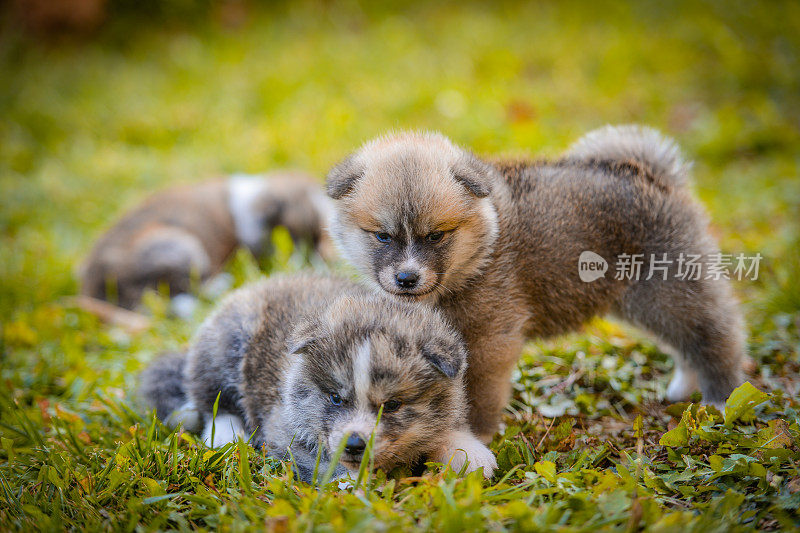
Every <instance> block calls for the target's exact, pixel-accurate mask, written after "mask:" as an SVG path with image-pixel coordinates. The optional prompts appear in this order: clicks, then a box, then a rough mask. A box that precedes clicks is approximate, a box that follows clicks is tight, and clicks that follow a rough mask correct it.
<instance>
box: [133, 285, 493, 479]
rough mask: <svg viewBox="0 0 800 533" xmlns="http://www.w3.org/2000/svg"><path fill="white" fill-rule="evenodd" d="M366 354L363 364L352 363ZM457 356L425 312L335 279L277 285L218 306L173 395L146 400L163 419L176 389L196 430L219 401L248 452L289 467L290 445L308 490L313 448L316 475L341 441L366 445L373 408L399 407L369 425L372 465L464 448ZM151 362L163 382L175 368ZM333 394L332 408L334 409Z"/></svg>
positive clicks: (477, 453)
mask: <svg viewBox="0 0 800 533" xmlns="http://www.w3.org/2000/svg"><path fill="white" fill-rule="evenodd" d="M365 349H368V363H367V362H366V361H360V362H359V361H358V359H359V357H360V355H359V354H361V353H362V352H363V350H365ZM364 353H366V352H364ZM465 359H466V351H465V349H464V346H463V342H462V340H461V338H460V335H459V334H458V333H456V332H455V331H454V330H453V329H452V328H451V327H450V326H448V325H447V324H446V322H445V321H444V320H443V319H442V318H441V316H439V315H438V313H436V312H435V311H433V310H431V309H428V308H426V307H423V306H417V305H415V304H411V303H404V302H397V301H394V300H390V299H388V298H386V297H385V296H382V295H379V294H374V293H372V292H371V291H368V290H367V289H365V288H363V287H361V286H360V285H357V284H355V283H353V282H351V281H347V280H344V279H339V278H334V277H323V276H316V275H295V276H275V277H272V278H270V279H266V280H263V281H260V282H256V283H253V284H251V285H249V286H246V287H244V288H242V289H239V290H237V291H235V292H234V293H232V294H231V295H230V296H228V297H227V298H225V299H224V300H223V301H222V302H221V303H220V305H219V306H218V308H217V309H216V311H215V312H214V313H213V314H212V315H211V316H210V317H209V318H208V319H207V320H206V321H205V322H204V323H203V325H202V326H201V327H200V329H199V331H198V332H197V335H196V336H195V338H194V340H193V342H192V344H191V347H190V349H189V353H188V358H187V362H186V367H185V369H184V373H183V381H182V382H180V383H178V382H176V381H175V380H172V379H170V380H169V386H171V387H174V391H175V392H174V393H173V394H170V393H169V391H165V390H163V389H164V387H160V388H157V389H153V388H150V389H145V391H146V392H149V393H150V394H151V401H150V404H151V405H153V404H155V406H156V408H157V411H158V413H159V417H160V418H161V419H162V420H163V419H165V417H166V416H168V415H165V414H164V413H166V412H167V411H168V409H169V407H170V406H175V405H180V404H182V402H180V401H179V398H181V397H182V393H180V392H178V391H186V392H185V394H186V400H187V402H188V403H190V404H191V405H193V406H194V407H195V408H196V409H197V411H198V412H199V413H200V415H201V417H202V420H203V424H204V425H205V426H206V428H207V427H208V425H209V424H210V423H211V412H212V407H213V405H214V402H215V400H216V398H217V395H219V410H218V417H219V416H221V415H223V414H229V415H234V416H236V417H239V418H241V420H243V421H244V432H245V434H246V435H248V436H249V435H250V434H253V435H254V439H253V444H254V445H256V446H265V447H266V449H267V451H268V453H269V454H271V455H273V456H274V457H277V458H281V459H284V458H288V456H287V449H288V448H290V447H291V450H292V456H293V457H294V459H295V461H296V466H297V468H298V473H299V475H300V477H301V478H303V479H304V480H306V481H308V480H309V479H310V478H311V473H312V471H313V465H314V461H315V459H316V455H317V450H318V448H319V446H320V445H322V460H323V465H322V468H323V471H324V470H325V469H327V465H328V463H329V458H330V454H331V452H332V450H334V449H335V448H336V446H337V445H338V443H339V442H340V439H341V437H343V436H344V435H345V434H346V433H347V432H356V433H358V434H360V435H363V436H364V437H365V438H367V437H368V436H369V433H370V432H371V431H372V429H373V428H374V427H375V417H376V415H377V409H378V407H379V402H380V403H382V402H385V401H388V400H389V399H399V400H401V401H402V406H401V407H400V408H399V409H397V411H396V412H391V413H390V412H386V413H384V416H383V418H382V419H381V421H380V424H378V427H377V430H376V442H375V458H376V465H377V466H379V467H382V468H390V467H392V466H394V465H396V464H409V463H412V462H414V461H416V460H418V459H420V458H421V457H425V456H427V457H431V458H432V459H433V460H437V461H443V462H446V461H447V460H448V459H449V456H448V454H449V453H450V454H451V453H452V452H454V451H455V450H456V449H458V448H462V447H464V446H470V445H471V443H470V441H469V437H468V436H467V440H466V441H465V442H466V444H464V442H461V441H460V440H459V439H462V440H463V438H464V433H465V432H466V433H468V431H467V430H466V427H467V426H466V401H465V399H464V384H463V378H464V372H465V369H466V364H465V363H466V361H465ZM160 361H161V360H159V361H157V362H156V363H155V364H156V365H161V366H162V368H163V370H161V371H160V373H161V374H163V375H166V374H168V373H170V372H171V371H172V369H173V368H174V367H172V366H170V367H169V368H168V367H167V365H166V364H163V363H161V362H160ZM164 361H165V362H166V361H171V360H164ZM365 369H366V370H365ZM157 372H158V371H154V370H148V371H146V372H145V374H144V375H145V376H148V377H149V376H152V375H154V373H157ZM170 376H171V374H170ZM364 387H367V388H364ZM333 393H336V394H339V395H340V396H341V398H342V399H343V400H342V402H343V403H342V405H341V406H335V405H334V404H333V403H332V400H331V398H330V395H331V394H333ZM475 444H476V445H477V446H478V447H475ZM475 444H472V446H473V448H472V450H474V452H473V456H474V461H475V464H474V467H473V468H472V469H476V468H478V467H481V466H483V467H485V469H486V470H485V471H488V473H489V474H490V473H491V468H492V467H493V466H494V459H493V457H492V456H491V453H490V452H489V451H488V450H487V449H485V447H482V446H481V445H480V443H477V441H475ZM481 454H483V455H481ZM487 454H488V455H487ZM359 461H360V458H359V457H355V456H353V457H351V456H349V455H347V454H345V456H344V457H343V458H342V464H341V465H339V467H338V468H339V470H338V472H337V475H344V473H345V472H346V470H345V467H346V468H349V469H357V468H358V462H359Z"/></svg>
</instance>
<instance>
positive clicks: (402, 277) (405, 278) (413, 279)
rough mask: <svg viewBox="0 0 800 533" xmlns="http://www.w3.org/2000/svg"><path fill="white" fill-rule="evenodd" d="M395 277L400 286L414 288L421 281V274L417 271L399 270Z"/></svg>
mask: <svg viewBox="0 0 800 533" xmlns="http://www.w3.org/2000/svg"><path fill="white" fill-rule="evenodd" d="M394 279H395V280H396V281H397V286H398V287H400V288H403V289H412V288H414V286H415V285H416V284H417V281H419V274H417V273H416V272H398V273H397V274H396V275H395V277H394Z"/></svg>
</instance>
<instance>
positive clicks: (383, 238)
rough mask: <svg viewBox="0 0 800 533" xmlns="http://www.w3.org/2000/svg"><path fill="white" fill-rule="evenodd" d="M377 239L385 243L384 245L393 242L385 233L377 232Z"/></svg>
mask: <svg viewBox="0 0 800 533" xmlns="http://www.w3.org/2000/svg"><path fill="white" fill-rule="evenodd" d="M375 238H376V239H378V242H383V243H387V242H389V241H391V240H392V236H391V235H389V234H388V233H385V232H383V231H378V232H376V233H375Z"/></svg>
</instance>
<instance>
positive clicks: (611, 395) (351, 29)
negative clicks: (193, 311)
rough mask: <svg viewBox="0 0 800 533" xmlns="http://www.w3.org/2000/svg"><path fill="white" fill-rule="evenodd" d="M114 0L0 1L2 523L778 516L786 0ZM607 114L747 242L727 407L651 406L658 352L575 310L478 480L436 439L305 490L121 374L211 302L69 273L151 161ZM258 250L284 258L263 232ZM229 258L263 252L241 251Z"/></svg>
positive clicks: (788, 230) (534, 139)
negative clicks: (90, 25)
mask: <svg viewBox="0 0 800 533" xmlns="http://www.w3.org/2000/svg"><path fill="white" fill-rule="evenodd" d="M110 5H111V6H112V7H113V9H112V10H111V12H110V20H109V22H108V24H107V25H106V26H104V27H102V28H101V29H100V30H99V31H97V32H95V33H84V34H81V35H78V36H76V35H69V36H58V35H56V36H54V35H44V36H43V35H30V34H28V35H23V33H22V32H21V31H20V30H19V28H17V27H16V26H15V25H14V24H13V23H12V22H10V21H9V20H8V19H7V18H4V19H3V28H4V31H3V32H2V33H1V34H0V77H1V78H2V80H3V81H2V84H0V117H1V118H0V321H2V339H1V340H0V349H1V350H2V369H1V370H0V373H1V375H2V383H3V387H0V438H1V441H2V446H1V447H0V448H2V449H0V530H4V531H5V530H21V529H43V530H54V529H73V530H121V529H126V530H132V529H137V530H153V529H194V528H216V527H220V528H223V527H224V528H225V529H230V530H240V529H249V528H252V529H263V528H264V527H265V526H266V528H267V529H270V530H278V531H283V530H289V529H291V530H294V529H306V530H310V529H318V530H331V531H344V530H391V531H406V530H408V529H413V528H418V529H435V530H445V531H462V530H482V529H489V530H543V531H544V530H563V531H572V530H575V531H578V530H580V531H583V530H598V529H607V530H637V529H641V528H644V527H647V528H648V529H652V530H662V531H674V530H676V529H678V528H682V529H683V530H685V531H712V530H718V531H734V530H751V529H780V528H785V529H791V528H798V527H800V515H799V514H798V508H800V471H798V467H800V448H799V447H798V438H799V437H800V426H798V422H799V421H800V414H799V412H800V411H799V410H800V404H798V399H797V398H798V396H797V395H798V389H799V388H800V379H798V369H799V368H800V356H799V355H798V351H800V334H799V333H798V329H799V328H800V281H798V278H799V277H800V254H799V253H798V250H800V228H799V227H798V220H800V177H798V163H800V159H799V156H798V154H800V61H798V55H800V6H799V5H798V4H797V3H796V2H773V3H769V4H754V3H748V2H708V1H702V2H679V3H669V4H665V3H656V2H630V3H624V2H619V3H605V2H593V3H588V2H586V3H580V2H573V1H567V2H537V3H529V4H517V3H513V2H502V3H495V4H492V5H483V4H480V3H461V4H458V5H456V4H452V5H449V4H441V3H438V4H435V5H426V4H421V3H420V4H418V3H411V4H405V5H404V6H403V8H402V9H399V8H393V7H391V5H389V4H384V3H381V4H370V5H359V4H358V3H357V2H345V3H333V2H323V3H307V2H300V3H290V4H283V3H276V4H271V5H270V6H261V7H258V6H254V5H251V4H249V3H237V2H231V1H228V2H224V3H221V4H214V5H212V6H211V7H208V3H202V6H205V7H196V8H194V7H190V3H185V2H179V1H174V2H166V3H164V5H166V6H172V7H173V8H174V9H172V10H170V9H161V10H160V11H158V12H148V11H147V10H146V9H144V8H142V9H140V10H138V11H137V9H136V8H135V3H130V2H124V1H116V2H111V4H110ZM143 5H144V6H145V7H147V6H150V7H153V6H154V5H160V4H153V3H144V4H143ZM148 9H149V8H148ZM625 122H640V123H646V124H649V125H652V126H654V127H657V128H659V129H661V130H663V131H665V132H667V133H668V134H669V135H671V136H673V137H675V138H676V139H677V140H678V142H679V143H680V145H681V146H682V147H683V149H684V150H685V152H686V154H687V155H688V156H689V157H690V158H691V159H692V160H694V162H695V164H694V168H693V190H694V192H695V194H696V196H697V197H698V198H699V199H700V200H701V201H702V202H704V203H705V204H706V205H707V206H708V210H709V213H710V216H711V220H712V228H713V232H714V234H715V235H716V236H717V237H718V239H719V241H720V244H721V247H722V250H723V251H724V252H725V253H730V254H738V253H746V254H748V255H752V254H756V253H760V254H762V256H763V258H764V259H763V261H762V263H761V265H760V271H759V275H758V279H757V280H743V281H738V280H735V281H733V284H734V289H735V291H736V293H737V295H738V297H739V299H740V300H741V302H742V306H743V309H744V311H745V315H746V317H747V323H748V334H749V351H750V354H751V357H752V360H753V365H752V368H751V369H750V375H749V380H750V383H751V384H750V385H745V386H743V387H742V388H741V389H739V390H737V392H736V393H735V395H734V396H733V397H732V398H731V399H730V400H729V403H728V406H727V407H726V409H725V412H724V413H719V412H718V411H716V410H714V409H711V408H704V407H701V406H699V404H698V403H694V404H691V405H690V404H681V405H672V406H670V405H668V404H666V403H665V402H664V401H663V396H664V390H665V387H666V383H667V382H668V378H669V373H670V371H671V366H672V364H671V362H670V360H669V359H668V357H666V356H665V355H664V354H663V353H661V352H660V351H659V350H658V349H657V348H656V347H655V346H654V345H653V344H652V343H651V342H650V341H648V340H647V337H646V336H644V335H642V334H641V333H640V332H637V331H634V330H631V329H629V328H627V327H625V326H621V325H619V324H615V323H613V322H609V321H605V320H599V319H598V320H596V321H594V322H592V323H591V324H589V325H587V326H586V327H585V328H584V330H582V331H580V332H578V333H576V334H574V335H570V336H568V337H565V338H561V339H556V340H551V341H548V342H536V343H531V344H529V345H528V346H527V347H526V349H525V354H524V356H523V358H522V359H521V361H520V365H519V371H518V372H517V373H516V375H515V377H514V379H515V392H514V398H513V401H512V403H511V405H510V407H509V411H508V415H507V417H506V428H505V430H504V431H503V432H502V433H500V434H498V435H497V436H496V438H495V440H494V442H493V444H492V449H493V450H494V451H495V452H496V453H497V455H498V462H499V465H500V468H499V469H498V471H497V472H496V474H495V476H494V478H493V479H492V480H490V481H483V480H482V479H481V478H480V476H478V475H470V476H467V477H466V478H459V477H457V476H456V475H454V474H452V473H446V472H443V471H442V469H441V468H440V467H439V466H436V465H431V466H430V467H429V468H428V469H427V470H426V472H425V473H424V474H423V475H421V476H419V477H412V478H410V477H407V472H394V473H390V475H389V476H388V478H387V476H386V475H385V474H383V473H376V474H371V475H368V476H366V477H365V479H362V480H360V482H359V483H356V484H355V485H356V486H355V487H350V488H345V489H340V488H339V487H338V486H337V485H335V484H329V485H323V486H322V487H321V488H316V487H311V486H309V485H305V484H302V483H299V482H297V481H295V480H293V479H292V476H291V475H290V473H289V470H288V469H287V468H286V465H283V464H280V463H276V462H273V461H271V460H269V459H265V458H264V457H262V456H261V454H260V453H259V452H257V451H255V450H253V449H252V448H249V447H248V446H246V445H245V444H243V443H240V444H239V445H232V446H229V447H226V448H223V449H221V450H209V449H207V448H205V447H204V446H202V445H201V444H199V443H197V442H196V441H195V440H194V439H192V437H191V436H189V435H188V434H177V433H171V432H170V431H168V430H167V429H166V428H164V427H163V426H161V425H159V424H158V423H156V422H154V421H153V419H152V417H151V416H150V415H148V414H147V413H145V412H143V411H142V410H141V409H140V408H138V407H137V405H136V403H135V401H134V391H135V387H136V376H137V372H138V371H139V370H140V369H141V368H142V366H143V364H145V363H146V362H147V361H149V360H150V359H151V358H152V357H153V356H154V355H155V354H157V353H159V352H161V351H163V350H166V349H171V348H180V347H182V346H185V345H186V343H187V342H188V339H189V338H190V336H191V333H192V331H193V330H194V329H195V328H196V327H197V325H198V324H199V322H200V320H202V317H203V316H204V314H205V313H207V312H208V310H209V309H210V306H211V302H205V303H204V305H203V307H202V309H201V310H200V311H199V312H198V313H197V315H196V316H195V318H194V319H193V320H191V321H188V322H182V321H180V320H177V319H174V318H171V317H169V316H168V315H167V313H166V302H165V300H164V299H163V298H161V297H159V296H157V295H152V297H150V298H148V301H147V305H148V313H150V314H151V315H152V325H151V327H149V328H148V329H147V330H145V331H143V332H139V333H135V334H133V333H128V332H125V331H124V330H121V329H118V328H113V327H108V326H105V325H103V324H100V323H98V322H97V320H96V319H94V318H93V317H92V316H90V315H87V314H85V313H83V312H81V311H79V310H78V309H76V308H75V307H74V306H73V304H72V303H71V302H70V300H69V297H70V296H71V295H74V294H75V293H76V290H77V284H76V281H75V268H76V265H77V264H78V262H79V261H80V259H81V258H82V257H83V256H85V254H86V252H87V250H88V248H89V246H90V245H91V242H92V240H93V239H95V238H96V237H97V236H98V235H99V233H100V232H101V231H102V229H103V228H104V227H106V226H107V225H108V224H109V223H110V221H112V220H113V219H114V217H115V216H116V214H117V213H119V212H120V210H121V209H123V208H125V207H126V206H129V205H131V204H132V203H134V202H135V201H137V200H138V199H141V198H142V197H143V196H144V195H145V194H147V193H148V192H150V191H152V190H154V189H156V188H158V187H161V186H164V185H167V184H170V183H175V182H182V183H183V182H192V181H195V180H200V179H203V178H207V177H212V176H216V175H219V174H222V173H226V172H234V171H244V172H258V171H263V170H265V169H270V168H275V167H284V166H291V167H298V168H304V169H308V170H311V171H313V172H316V173H317V174H318V175H319V176H320V179H322V176H324V173H325V171H326V170H327V169H328V168H330V166H331V165H333V164H334V163H335V162H336V161H337V160H338V159H340V158H342V157H343V156H344V155H346V154H347V153H348V152H349V151H350V150H352V149H353V148H354V147H355V146H357V145H358V144H359V143H361V142H363V141H364V140H366V139H368V138H370V137H372V136H374V135H376V134H379V133H381V132H384V131H386V130H389V129H396V128H424V129H436V130H440V131H442V132H444V133H446V134H447V135H449V136H451V137H452V138H453V139H455V140H456V141H457V142H459V143H462V144H464V145H467V146H469V147H471V148H472V149H474V150H475V151H477V152H479V153H484V154H490V155H495V154H510V155H537V156H539V155H542V156H550V155H555V154H558V153H559V152H560V151H561V150H563V149H564V148H566V146H567V145H568V144H569V143H570V142H571V141H573V140H575V139H576V138H577V137H578V136H579V135H581V134H582V133H584V132H586V131H588V130H589V129H592V128H594V127H597V126H599V125H602V124H605V123H625ZM276 239H277V241H278V244H279V245H281V243H283V242H284V241H285V239H283V238H282V237H281V235H280V234H279V235H277V236H276ZM265 268H266V270H267V271H277V270H292V269H296V268H298V262H297V261H296V260H295V258H293V257H292V256H291V250H289V249H287V248H286V247H285V246H282V245H281V246H279V254H278V257H276V258H275V259H274V260H272V261H270V262H269V264H267V265H265ZM337 268H340V269H344V268H345V267H343V266H339V267H337ZM229 270H230V271H231V272H232V273H233V274H234V278H235V279H236V282H237V283H238V284H240V283H243V282H245V281H246V280H248V279H252V278H254V277H256V276H257V275H258V274H257V268H256V265H255V264H254V262H253V260H252V259H251V258H249V257H248V256H247V255H246V254H241V255H239V256H237V257H236V258H235V260H234V261H233V262H232V264H231V265H230V267H229ZM695 399H696V400H697V398H695Z"/></svg>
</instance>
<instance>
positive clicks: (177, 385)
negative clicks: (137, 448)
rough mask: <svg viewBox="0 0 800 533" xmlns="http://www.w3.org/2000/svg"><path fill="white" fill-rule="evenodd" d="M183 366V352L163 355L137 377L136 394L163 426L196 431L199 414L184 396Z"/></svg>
mask: <svg viewBox="0 0 800 533" xmlns="http://www.w3.org/2000/svg"><path fill="white" fill-rule="evenodd" d="M185 367H186V354H185V353H182V352H168V353H165V354H162V355H161V356H159V357H158V359H156V360H155V361H153V362H152V363H150V365H149V366H148V367H147V368H146V369H145V370H144V371H143V372H142V374H141V376H140V377H139V382H140V384H139V395H140V396H141V398H142V401H143V402H144V404H145V405H146V406H147V407H148V408H150V409H155V410H156V416H157V417H158V418H159V419H160V420H161V421H162V422H163V423H164V424H165V425H167V426H171V427H176V426H178V425H183V428H184V429H186V430H188V431H195V432H197V431H199V430H200V429H202V428H201V419H200V413H199V412H198V411H197V410H196V409H195V407H194V405H192V402H191V401H190V400H189V398H188V397H187V396H186V386H185V382H184V368H185Z"/></svg>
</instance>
